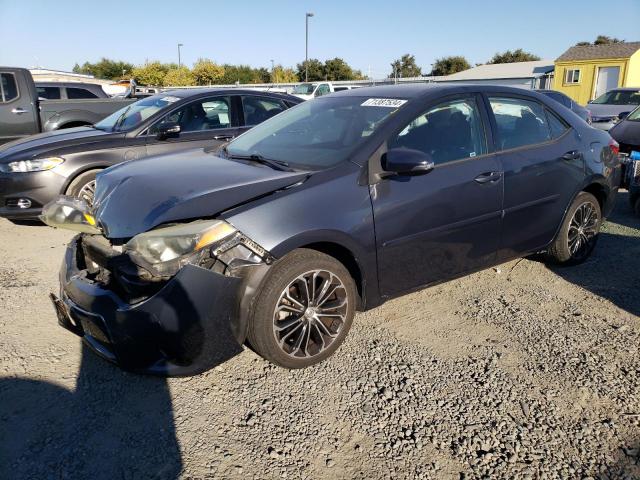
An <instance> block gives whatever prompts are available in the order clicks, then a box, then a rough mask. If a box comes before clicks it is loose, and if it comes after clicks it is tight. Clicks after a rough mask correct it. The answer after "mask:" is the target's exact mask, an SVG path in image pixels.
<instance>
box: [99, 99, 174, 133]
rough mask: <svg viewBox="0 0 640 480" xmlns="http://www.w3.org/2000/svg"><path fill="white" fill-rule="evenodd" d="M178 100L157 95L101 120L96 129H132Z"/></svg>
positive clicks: (116, 130)
mask: <svg viewBox="0 0 640 480" xmlns="http://www.w3.org/2000/svg"><path fill="white" fill-rule="evenodd" d="M178 100H180V99H179V98H178V97H172V96H170V95H155V96H153V97H148V98H145V99H143V100H138V101H137V102H134V103H132V104H130V105H127V106H126V107H123V108H121V109H120V110H118V111H117V112H114V113H112V114H111V115H109V116H108V117H106V118H104V119H102V120H100V121H99V122H98V123H96V124H95V125H94V127H95V128H97V129H99V130H104V131H106V132H121V131H123V130H129V129H130V128H134V127H136V126H137V125H138V124H140V122H142V121H143V120H146V119H147V118H149V117H150V116H151V115H153V114H154V113H156V112H158V111H160V110H162V109H163V108H165V107H166V106H167V105H170V104H172V103H174V102H176V101H178Z"/></svg>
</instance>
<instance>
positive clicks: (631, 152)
mask: <svg viewBox="0 0 640 480" xmlns="http://www.w3.org/2000/svg"><path fill="white" fill-rule="evenodd" d="M609 134H610V135H611V136H612V137H613V138H614V139H615V140H616V142H618V144H619V145H620V153H621V154H622V155H623V156H624V157H625V160H626V161H625V162H624V163H623V165H622V166H623V175H622V184H621V186H622V187H624V188H626V189H628V190H629V201H630V202H631V207H632V208H633V209H634V211H635V212H636V214H637V215H640V106H639V107H636V109H635V110H633V111H632V112H631V113H630V114H629V115H627V116H626V117H625V118H623V119H622V120H620V121H619V122H618V123H617V124H616V125H614V127H613V128H612V129H611V130H609Z"/></svg>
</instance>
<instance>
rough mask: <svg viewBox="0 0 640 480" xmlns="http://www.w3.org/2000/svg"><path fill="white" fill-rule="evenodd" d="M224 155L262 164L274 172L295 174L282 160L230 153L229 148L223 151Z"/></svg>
mask: <svg viewBox="0 0 640 480" xmlns="http://www.w3.org/2000/svg"><path fill="white" fill-rule="evenodd" d="M222 151H224V153H225V154H226V155H227V158H235V159H237V160H248V161H250V162H256V163H260V164H262V165H266V166H268V167H271V168H273V169H274V170H280V171H282V172H293V171H295V170H293V168H291V167H290V166H289V164H288V163H287V162H283V161H282V160H273V159H271V158H266V157H264V156H262V155H260V154H258V153H253V154H251V155H237V154H235V153H229V151H228V150H227V147H224V148H223V149H222Z"/></svg>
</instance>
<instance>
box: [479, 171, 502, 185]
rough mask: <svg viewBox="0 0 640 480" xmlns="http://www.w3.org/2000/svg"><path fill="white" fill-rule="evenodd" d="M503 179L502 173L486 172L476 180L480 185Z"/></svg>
mask: <svg viewBox="0 0 640 480" xmlns="http://www.w3.org/2000/svg"><path fill="white" fill-rule="evenodd" d="M501 178H502V173H501V172H486V173H481V174H480V175H478V176H477V177H476V178H474V180H475V181H476V182H478V183H494V182H497V181H498V180H500V179H501Z"/></svg>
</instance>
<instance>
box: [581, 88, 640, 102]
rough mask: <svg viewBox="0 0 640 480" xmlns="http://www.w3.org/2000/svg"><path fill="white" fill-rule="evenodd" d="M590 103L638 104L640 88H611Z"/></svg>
mask: <svg viewBox="0 0 640 480" xmlns="http://www.w3.org/2000/svg"><path fill="white" fill-rule="evenodd" d="M591 103H595V104H599V105H640V90H611V91H610V92H607V93H605V94H604V95H600V96H599V97H598V98H596V99H595V100H593V101H592V102H591Z"/></svg>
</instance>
